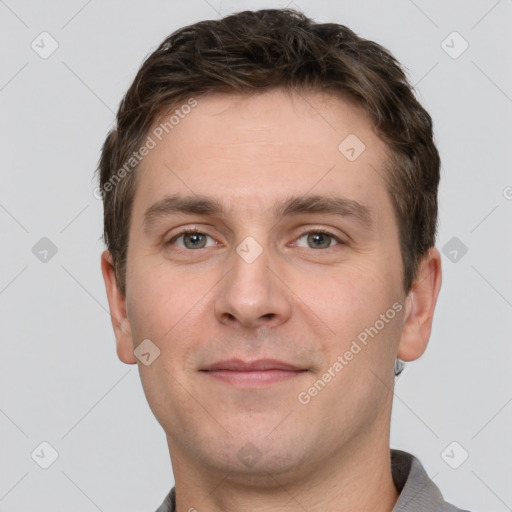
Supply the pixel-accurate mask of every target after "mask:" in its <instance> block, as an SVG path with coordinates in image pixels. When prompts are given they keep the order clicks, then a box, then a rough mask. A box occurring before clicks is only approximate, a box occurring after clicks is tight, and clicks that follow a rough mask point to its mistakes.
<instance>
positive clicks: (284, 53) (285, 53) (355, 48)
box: [99, 9, 440, 295]
mask: <svg viewBox="0 0 512 512" xmlns="http://www.w3.org/2000/svg"><path fill="white" fill-rule="evenodd" d="M275 87H281V88H285V89H289V90H291V89H301V90H310V91H326V92H332V93H335V94H338V95H340V97H342V98H344V99H346V100H349V101H351V102H352V103H355V104H356V105H358V106H359V107H360V108H362V109H363V110H364V111H365V112H366V113H367V114H368V116H369V117H370V119H371V121H372V122H373V125H374V129H375V131H376V133H377V134H378V135H379V137H380V138H381V139H382V140H383V141H384V142H385V143H386V145H387V147H388V149H389V153H390V158H389V162H388V165H387V169H386V172H385V173H384V174H385V179H386V182H387V188H388V192H389V194H390V198H391V201H392V204H393V208H394V211H395V215H396V219H397V224H398V228H399V232H400V249H401V254H402V260H403V265H404V274H403V286H404V289H405V291H406V292H408V291H409V289H410V288H411V286H412V283H413V280H414V277H415V275H416V271H417V268H418V264H419V261H420V259H421V257H422V256H423V255H425V254H426V252H427V251H428V249H429V248H431V247H433V246H434V244H435V237H436V230H437V209H438V207H437V189H438V184H439V168H440V158H439V153H438V151H437V149H436V146H435V144H434V140H433V130H432V120H431V118H430V116H429V114H428V113H427V112H426V111H425V109H424V108H423V107H422V106H421V105H420V103H419V102H418V101H417V100H416V98H415V95H414V92H413V88H412V86H411V85H410V84H409V82H408V80H407V78H406V75H405V73H404V71H403V70H402V68H401V67H400V65H399V63H398V62H397V61H396V59H395V58H394V57H393V56H392V55H391V53H390V52H389V51H388V50H386V49H385V48H383V47H382V46H380V45H379V44H377V43H375V42H373V41H368V40H366V39H363V38H361V37H358V36H357V35H356V34H355V33H354V32H353V31H352V30H350V29H349V28H347V27H345V26H343V25H338V24H335V23H321V24H320V23H315V22H314V21H313V20H312V19H310V18H308V17H306V16H305V15H304V14H302V13H300V12H297V11H295V10H292V9H264V10H259V11H244V12H239V13H236V14H232V15H230V16H227V17H225V18H223V19H220V20H207V21H201V22H199V23H196V24H194V25H190V26H187V27H183V28H181V29H179V30H177V31H175V32H174V33H172V34H171V35H170V36H169V37H167V38H166V39H165V40H164V41H163V42H162V43H161V44H160V46H159V47H158V48H157V49H156V50H155V51H154V52H153V53H152V54H151V55H149V57H148V58H147V59H146V60H145V62H144V63H143V65H142V66H141V68H140V70H139V72H138V73H137V76H136V77H135V80H134V81H133V83H132V85H131V86H130V88H129V89H128V91H127V93H126V95H125V96H124V98H123V100H122V101H121V104H120V106H119V110H118V112H117V119H116V121H117V123H116V126H115V127H114V128H113V129H112V130H111V131H110V133H109V134H108V136H107V138H106V140H105V143H104V145H103V148H102V152H101V158H100V162H99V171H100V189H99V190H100V191H101V195H102V198H103V203H104V235H103V236H104V241H105V243H106V245H107V248H108V249H109V251H110V252H111V254H112V258H113V262H114V268H115V271H116V279H117V283H118V286H119V288H120V290H121V292H122V293H123V295H125V294H126V282H125V279H126V255H127V248H128V234H129V226H130V216H131V210H132V203H133V198H134V194H135V189H136V176H137V173H136V172H130V170H134V171H135V170H136V168H137V160H136V159H135V158H133V155H135V154H136V153H137V149H138V148H140V146H141V144H143V141H144V140H145V137H147V134H148V132H149V130H150V128H151V127H152V126H153V125H154V123H155V122H156V121H157V120H158V119H159V118H160V117H161V116H162V115H163V114H164V112H168V111H169V110H171V109H172V108H175V107H176V106H178V105H180V104H183V103H185V104H186V103H187V101H189V100H190V99H191V98H192V97H197V96H200V95H204V94H208V93H210V92H231V93H255V92H259V91H264V90H267V89H270V88H275ZM340 142H341V141H340ZM137 155H138V153H137ZM127 162H131V164H130V165H129V166H128V167H127V166H126V163H127ZM123 170H124V171H123Z"/></svg>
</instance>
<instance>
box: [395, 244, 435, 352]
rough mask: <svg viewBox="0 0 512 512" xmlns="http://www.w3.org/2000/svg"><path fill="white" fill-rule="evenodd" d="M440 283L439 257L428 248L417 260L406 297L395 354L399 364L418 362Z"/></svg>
mask: <svg viewBox="0 0 512 512" xmlns="http://www.w3.org/2000/svg"><path fill="white" fill-rule="evenodd" d="M441 280H442V279H441V255H440V254H439V251H438V250H437V249H435V248H431V249H430V250H429V251H428V252H427V254H426V255H425V256H424V257H423V258H422V260H421V261H420V264H419V266H418V271H417V273H416V278H415V280H414V282H413V284H412V287H411V290H410V292H409V294H408V295H407V298H406V305H405V317H404V327H403V329H402V336H401V338H400V343H399V345H398V354H397V356H398V358H399V359H402V361H414V360H415V359H418V358H419V357H420V356H421V355H422V354H423V352H425V349H426V348H427V344H428V340H429V338H430V333H431V331H432V319H433V316H434V309H435V307H436V302H437V297H438V295H439V290H440V289H441Z"/></svg>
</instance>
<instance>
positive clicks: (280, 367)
mask: <svg viewBox="0 0 512 512" xmlns="http://www.w3.org/2000/svg"><path fill="white" fill-rule="evenodd" d="M305 372H307V370H305V369H302V368H298V367H297V366H294V365H292V364H290V363H285V362H284V361H278V360H277V359H259V360H257V361H242V360H241V359H230V360H227V361H219V362H217V363H214V364H211V365H209V366H207V367H206V368H205V369H203V370H202V373H203V374H204V375H206V376H209V377H211V378H213V379H214V380H215V381H217V382H223V383H224V384H228V385H230V386H234V387H235V388H238V389H255V388H267V387H269V386H272V385H274V384H278V383H280V382H285V381H290V380H292V379H295V378H298V377H299V376H300V375H301V374H303V373H305Z"/></svg>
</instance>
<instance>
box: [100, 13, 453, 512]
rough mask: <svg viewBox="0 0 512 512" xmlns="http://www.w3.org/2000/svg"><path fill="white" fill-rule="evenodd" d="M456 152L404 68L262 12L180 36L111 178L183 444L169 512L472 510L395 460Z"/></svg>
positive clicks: (133, 113) (142, 94)
mask: <svg viewBox="0 0 512 512" xmlns="http://www.w3.org/2000/svg"><path fill="white" fill-rule="evenodd" d="M439 166H440V161H439V155H438V152H437V149H436V147H435V144H434V142H433V136H432V122H431V119H430V117H429V115H428V113H427V112H426V111H425V110H424V109H423V108H422V107H421V105H420V104H419V103H418V102H417V100H416V99H415V97H414V94H413V92H412V90H411V87H410V85H409V84H408V82H407V80H406V77H405V76H404V73H403V72H402V70H401V68H400V67H399V65H398V63H397V62H396V61H395V59H394V58H393V57H392V56H391V55H390V54H389V53H388V52H387V51H386V50H385V49H384V48H382V47H381V46H379V45H377V44H376V43H373V42H371V41H367V40H364V39H361V38H359V37H358V36H356V35H355V34H354V33H353V32H352V31H350V30H349V29H348V28H346V27H344V26H341V25H336V24H316V23H314V22H313V21H312V20H310V19H308V18H306V17H305V16H304V15H302V14H300V13H298V12H296V11H292V10H262V11H257V12H251V11H246V12H242V13H238V14H235V15H231V16H228V17H226V18H224V19H222V20H218V21H204V22H200V23H197V24H195V25H192V26H190V27H185V28H183V29H181V30H178V31H177V32H175V33H174V34H172V35H171V36H170V37H169V38H167V39H166V40H165V41H164V42H163V43H162V44H161V45H160V47H159V48H158V49H157V50H156V51H155V52H154V53H153V54H152V55H150V56H149V58H148V59H147V60H146V61H145V63H144V64H143V66H142V68H141V69H140V71H139V73H138V74H137V76H136V78H135V80H134V82H133V84H132V86H131V87H130V89H129V90H128V92H127V94H126V96H125V98H124V99H123V101H122V103H121V105H120V107H119V111H118V115H117V125H116V127H115V128H114V129H113V130H112V131H111V132H110V133H109V135H108V137H107V140H106V141H105V144H104V147H103V150H102V156H101V161H100V166H99V167H100V189H101V193H102V196H103V201H104V221H105V222H104V230H105V231H104V238H105V242H106V244H107V247H108V250H106V251H105V252H104V253H103V255H102V259H101V267H102V272H103V277H104V280H105V284H106V290H107V295H108V300H109V306H110V311H111V314H112V322H113V327H114V331H115V336H116V341H117V354H118V356H119V358H120V359H121V361H123V362H124V363H127V364H134V363H137V362H138V365H139V371H140V375H141V380H142V385H143V388H144V391H145V394H146V397H147V399H148V402H149V405H150V407H151V409H152V411H153V413H154V414H155V417H156V418H157V420H158V421H159V423H160V424H161V425H162V427H163V429H164V430H165V433H166V438H167V442H168V447H169V453H170V458H171V462H172V467H173V472H174V476H175V487H174V488H173V489H172V490H171V492H170V493H169V495H168V496H167V497H166V499H165V500H164V503H162V505H161V506H160V508H159V509H158V510H159V511H160V512H163V511H177V512H185V511H189V512H191V511H195V510H197V511H199V512H214V511H219V512H220V511H222V512H226V511H239V512H240V511H258V510H261V511H263V510H265V511H297V510H304V511H309V512H317V511H322V512H330V511H340V510H350V511H351V512H357V511H363V510H372V511H375V512H389V511H392V510H393V511H409V510H410V511H425V512H426V511H434V510H435V511H446V512H448V511H456V510H458V509H456V508H455V507H453V506H452V505H449V504H447V503H445V501H444V500H443V498H442V496H441V494H440V492H439V490H438V489H437V488H436V486H435V485H434V484H433V483H432V481H431V480H430V479H429V478H428V476H427V475H426V473H425V471H424V469H423V468H422V466H421V464H420V462H419V461H418V460H417V459H415V458H414V457H413V456H412V455H410V454H407V453H405V452H401V451H398V450H393V451H391V452H390V446H389V428H390V415H391V407H392V396H393V386H394V377H395V367H396V363H397V362H398V363H400V362H401V361H412V360H414V359H417V358H418V357H420V356H421V355H422V353H423V352H424V350H425V348H426V346H427V343H428V339H429V336H430V332H431V326H432V318H433V313H434V308H435V304H436V300H437V297H438V293H439V289H440V286H441V260H440V255H439V252H438V251H437V250H436V249H435V247H434V244H435V233H436V224H437V188H438V182H439Z"/></svg>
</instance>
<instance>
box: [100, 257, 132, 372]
mask: <svg viewBox="0 0 512 512" xmlns="http://www.w3.org/2000/svg"><path fill="white" fill-rule="evenodd" d="M101 273H102V274H103V280H104V281H105V289H106V292H107V299H108V305H109V308H110V318H111V320H112V327H113V328H114V335H115V337H116V347H117V356H118V357H119V359H120V360H121V361H122V362H123V363H126V364H135V363H136V362H137V359H136V358H135V355H134V354H133V339H132V332H131V326H130V321H129V319H128V315H127V312H126V297H124V296H123V294H122V293H121V291H120V290H119V287H118V285H117V280H116V276H115V271H114V266H113V261H112V255H111V254H110V252H109V251H103V253H102V255H101Z"/></svg>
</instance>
